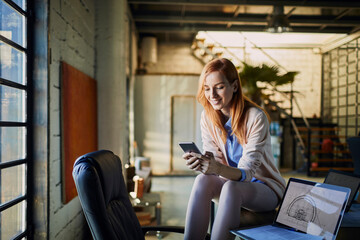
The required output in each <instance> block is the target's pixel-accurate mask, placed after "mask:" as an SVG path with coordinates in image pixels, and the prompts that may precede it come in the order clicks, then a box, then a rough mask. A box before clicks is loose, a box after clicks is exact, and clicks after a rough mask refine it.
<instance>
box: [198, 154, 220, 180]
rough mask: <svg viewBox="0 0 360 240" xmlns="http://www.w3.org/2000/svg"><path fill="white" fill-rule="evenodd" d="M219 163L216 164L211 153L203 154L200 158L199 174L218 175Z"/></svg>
mask: <svg viewBox="0 0 360 240" xmlns="http://www.w3.org/2000/svg"><path fill="white" fill-rule="evenodd" d="M220 168H221V163H219V162H217V161H216V160H215V158H214V154H213V153H212V152H205V154H204V155H202V157H201V167H200V169H199V171H200V172H202V173H204V174H216V175H220Z"/></svg>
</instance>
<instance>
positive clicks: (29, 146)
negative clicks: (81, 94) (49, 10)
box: [0, 0, 34, 240]
mask: <svg viewBox="0 0 360 240" xmlns="http://www.w3.org/2000/svg"><path fill="white" fill-rule="evenodd" d="M2 1H3V2H4V3H5V4H8V5H9V6H10V7H11V8H12V9H14V10H15V11H16V12H18V13H19V14H21V15H22V16H24V17H25V26H24V27H25V28H26V34H25V35H24V38H25V40H26V46H25V47H22V46H21V45H19V44H17V43H15V42H14V41H11V40H9V39H7V38H5V37H4V36H1V35H0V40H1V41H3V42H4V43H6V44H8V45H9V46H11V47H13V48H15V49H16V50H18V51H21V52H23V53H24V55H25V67H26V70H25V71H26V72H25V77H26V82H25V85H23V84H19V83H16V82H12V81H10V80H7V79H4V78H1V77H0V85H2V86H8V87H12V88H14V89H20V90H24V91H25V96H26V101H25V105H26V106H25V116H26V118H25V121H24V122H11V121H0V127H24V128H25V131H26V134H25V139H24V140H25V144H26V147H25V157H24V158H23V159H16V160H11V161H7V162H0V170H3V169H6V168H11V167H16V166H20V165H22V164H24V166H25V169H26V171H25V176H24V177H25V179H26V184H25V186H26V189H25V193H24V195H22V196H19V197H15V198H13V199H11V200H10V201H7V202H5V203H4V204H0V212H3V211H5V210H6V209H9V208H10V207H13V206H15V205H17V204H21V203H22V202H23V201H24V203H25V205H26V210H25V212H24V214H25V230H24V231H23V232H20V233H18V234H17V235H14V236H12V239H15V240H16V239H23V238H26V239H33V236H32V226H33V217H32V216H33V198H32V196H34V194H33V189H34V187H33V184H34V177H33V175H34V174H33V130H34V129H33V56H34V54H33V42H34V41H33V37H34V36H33V31H34V28H33V26H34V24H33V4H34V3H33V1H32V0H25V10H23V9H22V8H21V7H20V6H18V5H17V4H16V3H15V2H13V1H11V0H2Z"/></svg>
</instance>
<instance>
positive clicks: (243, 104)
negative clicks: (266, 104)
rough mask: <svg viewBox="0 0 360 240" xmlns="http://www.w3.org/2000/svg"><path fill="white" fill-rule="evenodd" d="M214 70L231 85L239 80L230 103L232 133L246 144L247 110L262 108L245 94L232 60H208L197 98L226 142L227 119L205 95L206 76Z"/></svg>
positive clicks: (202, 73)
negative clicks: (225, 126)
mask: <svg viewBox="0 0 360 240" xmlns="http://www.w3.org/2000/svg"><path fill="white" fill-rule="evenodd" d="M212 72H220V73H222V74H223V75H224V76H225V78H226V79H227V80H228V82H229V83H230V85H231V84H233V83H234V82H237V86H238V89H237V91H236V92H234V95H233V97H232V99H231V101H230V103H229V104H230V115H231V129H232V131H233V132H232V134H235V136H236V138H237V139H238V141H239V143H240V144H245V143H246V137H245V136H246V120H247V112H248V110H249V108H250V107H252V106H254V107H258V108H260V109H262V108H261V107H259V106H258V105H257V104H256V103H254V102H253V101H251V100H250V99H249V98H248V97H246V96H245V95H243V93H242V88H241V82H240V77H239V74H238V71H237V69H236V67H235V66H234V64H233V63H232V62H231V61H230V60H228V59H226V58H218V59H214V60H212V61H210V62H208V63H207V64H206V65H205V67H204V68H203V70H202V72H201V75H200V79H199V88H198V93H197V100H198V101H199V103H200V104H201V105H202V106H203V107H204V109H205V113H206V115H207V116H208V118H210V120H211V122H212V123H213V124H214V125H215V126H216V127H217V128H219V129H220V130H221V139H222V140H223V142H224V144H225V143H226V138H227V132H226V130H225V128H224V124H225V123H226V121H227V120H226V118H225V116H224V115H223V114H222V112H221V111H220V110H214V108H213V107H212V106H211V104H210V103H209V101H208V100H207V99H206V97H205V89H204V84H205V80H206V77H207V76H208V75H209V74H210V73H212ZM263 111H264V110H263ZM264 112H265V111H264ZM265 113H266V112H265ZM266 115H267V114H266ZM267 117H268V115H267Z"/></svg>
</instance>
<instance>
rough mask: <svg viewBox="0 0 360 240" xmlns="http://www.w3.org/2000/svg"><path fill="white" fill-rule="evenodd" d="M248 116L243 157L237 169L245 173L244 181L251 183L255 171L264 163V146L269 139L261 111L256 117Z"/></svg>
mask: <svg viewBox="0 0 360 240" xmlns="http://www.w3.org/2000/svg"><path fill="white" fill-rule="evenodd" d="M249 114H250V116H249V118H248V122H247V133H246V137H247V141H246V144H245V146H244V147H243V155H242V157H241V159H240V161H239V164H238V167H239V168H241V169H243V170H244V171H245V173H246V174H245V175H246V178H245V179H244V181H251V179H252V178H253V177H254V175H255V173H256V171H257V169H258V168H259V167H260V166H261V164H262V163H263V162H264V161H265V158H264V154H265V145H266V144H267V138H269V134H270V133H269V122H268V119H267V117H266V115H265V113H264V112H263V111H261V110H260V112H258V111H257V113H256V115H255V116H254V117H253V116H251V114H253V113H249Z"/></svg>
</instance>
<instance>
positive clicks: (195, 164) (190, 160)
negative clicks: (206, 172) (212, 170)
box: [182, 152, 201, 171]
mask: <svg viewBox="0 0 360 240" xmlns="http://www.w3.org/2000/svg"><path fill="white" fill-rule="evenodd" d="M182 157H183V159H185V161H186V165H187V166H188V168H189V169H191V170H194V171H200V169H201V164H200V161H201V154H198V153H194V152H187V153H184V154H183V155H182Z"/></svg>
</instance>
